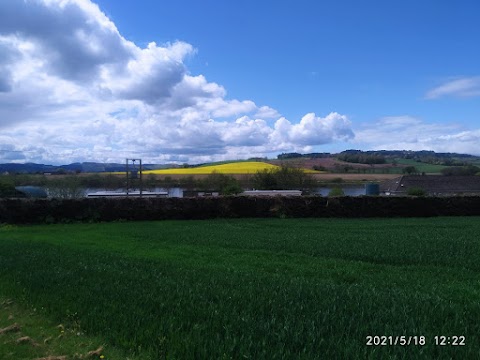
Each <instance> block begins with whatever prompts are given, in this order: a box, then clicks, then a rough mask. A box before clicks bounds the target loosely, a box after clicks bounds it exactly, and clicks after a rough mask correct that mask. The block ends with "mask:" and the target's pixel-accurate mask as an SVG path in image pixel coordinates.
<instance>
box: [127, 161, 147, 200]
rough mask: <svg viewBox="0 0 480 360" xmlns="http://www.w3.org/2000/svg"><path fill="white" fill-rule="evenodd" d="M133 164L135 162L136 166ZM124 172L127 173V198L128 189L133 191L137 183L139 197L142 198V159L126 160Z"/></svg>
mask: <svg viewBox="0 0 480 360" xmlns="http://www.w3.org/2000/svg"><path fill="white" fill-rule="evenodd" d="M135 162H137V164H135ZM125 170H126V173H127V189H126V190H127V196H128V194H129V192H130V189H131V188H132V189H133V188H134V185H135V183H137V184H138V189H139V191H140V197H142V191H143V183H142V171H143V169H142V159H126V162H125Z"/></svg>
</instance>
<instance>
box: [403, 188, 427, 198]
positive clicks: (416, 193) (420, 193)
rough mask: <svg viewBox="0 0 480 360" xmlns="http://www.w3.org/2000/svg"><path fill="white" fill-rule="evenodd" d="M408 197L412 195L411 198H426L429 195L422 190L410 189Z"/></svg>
mask: <svg viewBox="0 0 480 360" xmlns="http://www.w3.org/2000/svg"><path fill="white" fill-rule="evenodd" d="M407 195H410V196H425V195H427V192H426V191H425V190H424V189H422V188H419V187H412V188H410V189H408V191H407Z"/></svg>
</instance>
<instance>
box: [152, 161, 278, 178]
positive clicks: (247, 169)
mask: <svg viewBox="0 0 480 360" xmlns="http://www.w3.org/2000/svg"><path fill="white" fill-rule="evenodd" d="M277 168H278V166H276V165H272V164H267V163H265V162H258V161H241V162H233V163H228V164H221V165H211V166H201V167H195V168H185V169H184V168H177V169H159V170H146V171H144V172H143V173H144V174H156V175H182V174H183V175H204V174H207V175H208V174H211V173H212V172H214V171H215V172H218V173H221V174H255V173H256V172H257V171H261V170H264V169H277Z"/></svg>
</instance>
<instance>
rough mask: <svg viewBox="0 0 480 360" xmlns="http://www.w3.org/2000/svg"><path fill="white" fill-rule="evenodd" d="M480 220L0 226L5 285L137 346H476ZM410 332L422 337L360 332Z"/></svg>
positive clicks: (152, 355) (196, 353)
mask: <svg viewBox="0 0 480 360" xmlns="http://www.w3.org/2000/svg"><path fill="white" fill-rule="evenodd" d="M479 233H480V218H478V217H470V218H461V217H455V218H453V217H452V218H428V219H239V220H223V219H222V220H208V221H163V222H135V223H132V222H118V223H101V224H66V225H48V226H47V225H45V226H38V225H36V226H21V227H15V226H3V227H0V298H1V297H3V298H11V299H15V301H17V302H18V303H19V304H20V305H21V306H23V307H25V308H35V309H37V312H39V313H40V315H41V316H44V317H45V318H46V319H49V321H51V323H52V324H56V323H62V324H65V326H66V327H72V326H73V325H75V327H76V328H77V329H79V331H81V333H82V334H85V336H92V337H94V338H95V339H102V341H104V342H105V344H106V345H107V346H106V348H109V347H110V348H113V349H117V350H118V351H124V352H125V353H127V354H130V355H136V356H138V358H141V359H155V360H156V359H164V358H166V359H359V358H361V359H450V358H455V359H456V358H458V359H478V358H480V336H479V334H480V321H479V319H480V280H479V279H480V261H479V256H480V239H479V237H478V234H479ZM6 325H8V324H6V323H5V324H0V328H1V327H2V326H6ZM402 335H405V336H417V337H420V336H424V337H425V342H426V344H425V345H423V346H421V345H414V344H410V345H409V346H400V345H396V346H395V345H386V346H367V345H366V342H367V336H392V338H390V339H388V340H387V341H392V342H393V341H394V337H395V336H402ZM442 335H445V336H465V345H464V346H451V345H450V346H449V345H446V346H440V345H435V343H434V337H435V336H442ZM2 336H4V335H1V334H0V358H1V359H3V358H6V357H5V352H6V351H7V350H6V347H5V345H4V340H3V339H2ZM417 339H419V338H417ZM98 341H100V340H97V341H96V342H94V343H95V344H96V343H98ZM413 342H415V340H413ZM8 351H10V353H11V351H12V350H11V347H10V348H9V349H8ZM114 356H115V355H110V356H106V357H105V359H113V358H115V357H114ZM117 356H118V355H117ZM12 358H15V359H20V358H22V357H21V356H19V357H12ZM31 358H34V356H32V357H31Z"/></svg>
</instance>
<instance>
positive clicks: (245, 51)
mask: <svg viewBox="0 0 480 360" xmlns="http://www.w3.org/2000/svg"><path fill="white" fill-rule="evenodd" d="M479 44H480V2H479V1H477V0H457V1H451V0H422V1H418V0H415V1H414V0H403V1H393V0H392V1H386V0H365V1H357V0H322V1H316V0H278V1H275V2H272V1H268V2H267V1H261V0H242V1H225V0H201V1H200V0H176V1H159V0H122V1H119V0H94V1H93V0H0V162H19V163H24V162H37V163H48V164H68V163H72V162H83V161H98V162H124V161H125V158H141V159H142V160H143V161H144V162H145V163H168V162H176V163H185V162H188V163H203V162H208V161H221V160H236V159H248V158H251V157H269V158H275V157H276V155H277V154H280V153H284V152H300V153H309V152H330V153H336V152H340V151H343V150H347V149H360V150H381V149H385V150H433V151H437V152H459V153H469V154H474V155H480V46H479Z"/></svg>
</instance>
